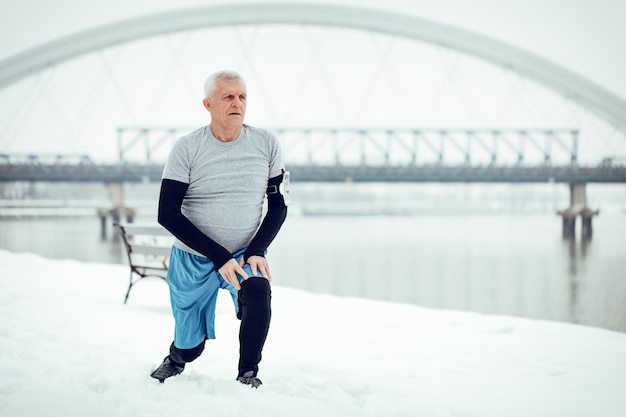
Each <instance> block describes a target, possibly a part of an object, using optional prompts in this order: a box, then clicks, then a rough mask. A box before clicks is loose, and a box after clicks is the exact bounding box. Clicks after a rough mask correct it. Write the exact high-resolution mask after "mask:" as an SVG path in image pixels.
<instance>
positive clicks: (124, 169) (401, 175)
mask: <svg viewBox="0 0 626 417" xmlns="http://www.w3.org/2000/svg"><path fill="white" fill-rule="evenodd" d="M287 168H288V169H289V171H290V172H291V177H292V180H293V181H294V182H315V181H319V182H457V183H469V182H476V183H544V182H555V183H570V184H573V183H578V184H583V183H626V166H623V165H620V166H614V165H611V164H600V165H598V166H595V167H585V166H576V165H571V166H498V165H486V166H463V165H459V166H447V165H436V164H433V165H421V166H412V165H411V166H361V165H353V166H349V165H291V164H288V166H287ZM162 172H163V164H161V163H152V164H134V163H123V164H120V163H115V164H96V163H93V162H91V161H90V160H89V159H88V158H86V159H84V160H83V162H82V163H73V164H72V163H67V164H64V163H45V164H44V163H38V164H23V163H11V162H7V160H0V181H4V182H9V181H33V182H104V183H120V182H158V181H160V180H161V174H162Z"/></svg>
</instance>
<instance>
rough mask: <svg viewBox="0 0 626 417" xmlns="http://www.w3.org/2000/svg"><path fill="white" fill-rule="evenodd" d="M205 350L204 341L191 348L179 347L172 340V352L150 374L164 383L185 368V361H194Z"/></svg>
mask: <svg viewBox="0 0 626 417" xmlns="http://www.w3.org/2000/svg"><path fill="white" fill-rule="evenodd" d="M203 350H204V341H202V343H200V344H199V345H198V346H196V347H193V348H191V349H179V348H177V347H176V346H174V342H172V344H171V345H170V354H169V355H168V356H166V357H165V359H163V363H161V365H159V367H158V368H156V369H155V370H154V372H152V374H150V376H151V377H152V378H155V379H158V380H159V382H160V383H163V382H164V381H165V380H166V379H167V378H169V377H171V376H174V375H178V374H180V373H181V372H182V371H183V370H184V369H185V363H187V362H192V361H193V360H195V359H196V358H198V356H200V354H202V351H203Z"/></svg>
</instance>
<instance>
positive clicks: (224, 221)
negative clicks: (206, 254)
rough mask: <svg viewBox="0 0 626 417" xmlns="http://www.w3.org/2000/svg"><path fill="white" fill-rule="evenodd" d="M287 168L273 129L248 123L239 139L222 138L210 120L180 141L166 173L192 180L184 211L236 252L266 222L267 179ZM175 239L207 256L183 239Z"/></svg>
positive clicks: (178, 245) (184, 247) (169, 176)
mask: <svg viewBox="0 0 626 417" xmlns="http://www.w3.org/2000/svg"><path fill="white" fill-rule="evenodd" d="M283 169H284V163H283V157H282V152H281V148H280V143H279V142H278V140H277V139H276V137H275V136H274V135H273V134H272V133H271V132H269V131H267V130H264V129H258V128H254V127H252V126H248V125H244V126H243V129H242V130H241V133H240V134H239V136H238V137H237V139H236V140H234V141H232V142H221V141H219V140H217V139H216V138H215V137H214V136H213V133H211V129H210V128H209V126H205V127H203V128H200V129H198V130H196V131H194V132H191V133H189V134H188V135H186V136H183V137H181V138H180V139H178V140H177V141H176V143H175V144H174V146H173V148H172V151H171V152H170V155H169V157H168V159H167V162H166V163H165V169H164V170H163V179H171V180H175V181H179V182H184V183H186V184H189V188H188V189H187V193H186V194H185V197H184V199H183V205H182V213H183V214H184V215H185V216H186V217H187V218H188V219H189V220H190V221H191V222H192V223H193V224H194V225H195V226H196V227H197V228H198V229H200V230H201V231H202V232H203V233H204V234H206V235H207V236H209V237H210V238H211V239H213V240H214V241H216V242H217V243H219V244H220V245H222V246H223V247H224V248H226V249H227V250H228V251H230V252H231V253H234V252H236V251H237V250H239V249H242V248H244V247H246V246H248V245H249V244H250V241H251V240H252V238H253V237H254V235H255V233H256V230H257V228H258V227H259V224H260V223H261V216H262V214H263V200H264V198H265V192H266V190H267V180H268V179H269V178H273V177H276V176H278V175H280V174H281V172H282V170H283ZM174 245H175V246H176V247H177V248H180V249H182V250H184V251H187V252H190V253H193V254H196V255H200V256H202V255H201V254H200V253H198V252H197V251H195V250H193V249H191V248H190V247H188V246H187V245H185V244H184V243H182V242H180V241H178V240H176V242H175V243H174Z"/></svg>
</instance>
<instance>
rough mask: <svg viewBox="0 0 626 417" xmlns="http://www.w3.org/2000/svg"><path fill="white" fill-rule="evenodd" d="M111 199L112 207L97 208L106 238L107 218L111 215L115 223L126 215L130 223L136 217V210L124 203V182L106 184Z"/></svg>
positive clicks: (102, 232) (103, 235)
mask: <svg viewBox="0 0 626 417" xmlns="http://www.w3.org/2000/svg"><path fill="white" fill-rule="evenodd" d="M106 187H107V191H108V193H109V200H110V201H111V208H109V209H107V208H99V209H98V210H97V214H98V217H99V218H100V227H101V229H100V233H101V236H102V237H103V238H104V237H106V235H107V218H108V217H109V216H110V217H111V219H112V220H113V222H114V223H116V222H119V221H120V218H122V217H125V218H126V221H127V222H128V223H132V221H133V220H134V218H135V210H134V209H132V208H130V207H126V206H125V205H124V184H123V183H121V182H113V183H107V184H106Z"/></svg>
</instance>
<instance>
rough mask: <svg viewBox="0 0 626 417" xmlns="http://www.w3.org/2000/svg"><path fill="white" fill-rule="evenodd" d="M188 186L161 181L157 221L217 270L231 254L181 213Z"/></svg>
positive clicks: (182, 183)
mask: <svg viewBox="0 0 626 417" xmlns="http://www.w3.org/2000/svg"><path fill="white" fill-rule="evenodd" d="M188 187H189V184H185V183H184V182H179V181H174V180H168V179H164V180H163V181H162V182H161V194H160V196H159V214H158V222H159V224H161V225H162V226H163V227H165V228H166V229H167V230H168V231H169V232H170V233H171V234H173V235H174V236H175V237H176V238H177V239H178V240H180V241H181V242H183V243H184V244H185V245H187V246H189V247H190V248H192V249H193V250H196V251H198V252H199V253H201V254H203V255H204V256H206V257H207V258H209V259H210V260H211V262H213V264H214V265H215V269H216V270H218V269H220V268H221V267H222V266H223V265H224V264H225V263H226V262H228V261H229V260H230V259H231V258H232V257H233V256H232V254H231V253H230V252H228V250H227V249H226V248H224V247H223V246H222V245H220V244H219V243H217V242H215V241H214V240H213V239H211V238H210V237H208V236H207V235H205V234H204V233H202V232H201V231H200V229H198V228H197V227H196V226H195V225H194V224H193V223H191V221H189V219H188V218H187V217H185V216H184V215H183V213H182V211H181V207H182V204H183V198H184V197H185V193H186V192H187V188H188Z"/></svg>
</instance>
